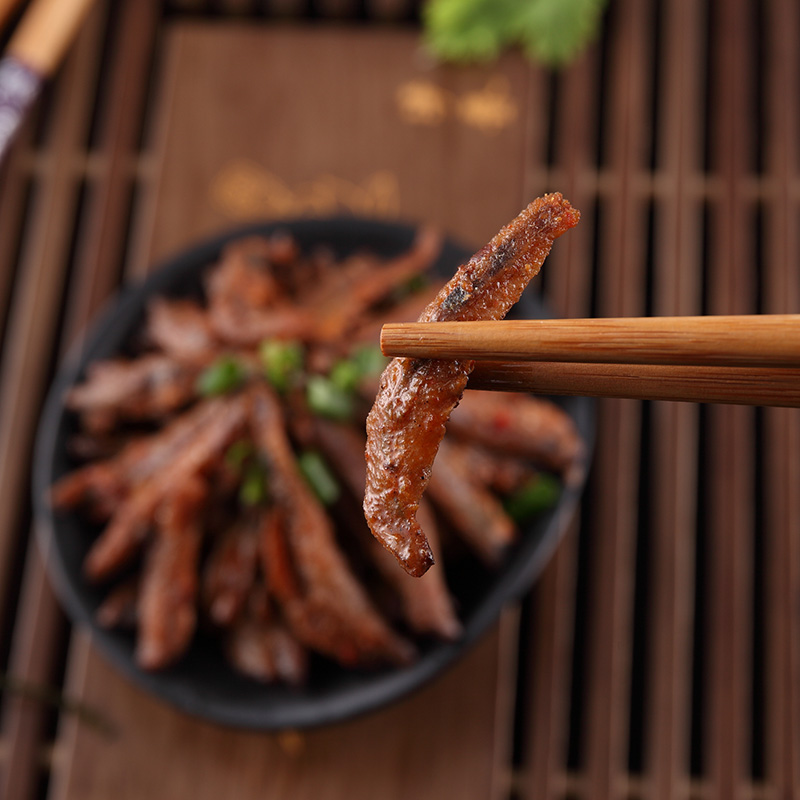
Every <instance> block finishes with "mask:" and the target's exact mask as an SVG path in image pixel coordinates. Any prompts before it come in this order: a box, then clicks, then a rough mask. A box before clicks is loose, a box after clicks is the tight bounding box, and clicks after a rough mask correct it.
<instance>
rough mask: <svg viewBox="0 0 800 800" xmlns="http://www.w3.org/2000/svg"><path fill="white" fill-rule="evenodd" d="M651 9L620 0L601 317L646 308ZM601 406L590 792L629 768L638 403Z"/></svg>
mask: <svg viewBox="0 0 800 800" xmlns="http://www.w3.org/2000/svg"><path fill="white" fill-rule="evenodd" d="M647 12H648V8H647V6H646V5H645V4H643V3H638V2H622V3H620V4H619V5H618V6H617V7H616V8H615V16H614V18H613V19H614V20H615V22H616V25H615V28H614V30H613V31H612V39H611V44H610V65H609V70H610V73H609V74H610V97H609V98H608V99H607V100H606V102H607V103H608V104H609V110H608V112H607V115H606V119H607V124H608V130H607V132H606V142H607V146H608V148H609V158H610V163H611V165H612V167H613V168H614V170H615V175H616V179H617V191H616V192H615V194H614V195H613V196H612V197H610V198H609V199H608V201H607V203H606V204H605V206H604V211H603V216H602V220H601V224H602V225H603V232H602V240H601V253H600V259H601V270H602V272H601V273H600V274H599V275H598V278H597V280H598V281H599V282H600V283H599V286H598V297H599V314H600V315H601V316H636V315H641V314H642V313H643V310H644V286H645V283H644V279H645V272H644V265H645V237H644V232H645V222H646V215H645V209H644V207H643V205H642V204H641V202H640V201H639V199H638V198H637V196H636V193H635V191H634V187H633V186H632V185H631V182H632V178H633V176H634V174H635V173H636V171H637V170H638V169H640V168H641V166H642V164H643V162H644V159H645V158H646V155H645V144H646V139H645V137H646V136H647V133H648V128H647V116H648V108H649V106H648V98H647V89H648V80H647V77H646V76H647V74H648V55H649V53H650V48H649V46H648V23H649V20H648V13H647ZM599 408H600V415H599V419H598V437H597V450H596V454H595V463H594V469H593V475H594V482H593V485H592V487H591V494H590V497H591V500H592V502H593V503H594V509H593V521H594V535H593V544H592V553H593V560H592V565H591V576H592V577H591V579H590V580H591V585H590V590H591V592H592V595H591V611H590V624H591V633H590V641H589V650H588V664H587V669H586V672H587V712H588V717H587V734H586V749H587V753H586V779H587V781H588V785H589V786H591V787H592V794H593V796H594V797H596V798H612V797H618V796H619V795H620V793H621V792H623V791H624V790H625V783H626V775H627V756H628V722H629V715H630V711H629V695H630V688H629V687H630V680H629V676H630V667H631V648H632V622H633V613H632V612H633V585H634V574H635V550H636V532H637V521H638V520H637V506H638V498H637V493H638V488H639V437H640V431H639V428H640V418H641V406H640V404H639V403H637V402H634V401H610V402H609V401H601V403H600V404H599Z"/></svg>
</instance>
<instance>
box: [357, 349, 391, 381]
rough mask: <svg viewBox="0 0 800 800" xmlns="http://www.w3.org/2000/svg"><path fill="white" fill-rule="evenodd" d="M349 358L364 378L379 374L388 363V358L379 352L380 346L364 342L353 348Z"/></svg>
mask: <svg viewBox="0 0 800 800" xmlns="http://www.w3.org/2000/svg"><path fill="white" fill-rule="evenodd" d="M350 360H351V361H352V362H353V363H354V364H355V365H356V366H357V367H358V371H359V372H360V373H361V375H362V376H364V377H365V378H366V377H375V376H377V375H380V374H381V372H383V371H384V370H385V369H386V365H387V364H388V363H389V359H388V358H386V356H385V355H384V354H383V353H381V349H380V347H377V346H375V345H372V344H365V345H363V346H362V347H359V348H357V349H356V350H354V351H353V354H352V355H351V356H350Z"/></svg>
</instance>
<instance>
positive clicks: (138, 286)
mask: <svg viewBox="0 0 800 800" xmlns="http://www.w3.org/2000/svg"><path fill="white" fill-rule="evenodd" d="M281 229H286V230H288V231H290V232H291V233H293V234H295V235H297V236H298V238H299V239H301V241H302V239H303V237H304V236H306V237H307V236H309V235H311V237H312V238H313V239H316V240H317V241H318V242H319V243H320V244H322V243H326V244H330V240H331V238H335V234H339V235H342V233H343V231H344V238H349V239H352V238H356V239H358V240H360V239H361V238H362V237H363V238H367V239H368V238H370V237H377V238H384V237H386V238H389V239H392V238H395V239H396V238H397V237H398V236H400V237H406V238H407V239H408V241H409V243H410V241H411V238H412V237H413V235H414V233H415V232H416V231H417V230H418V229H419V225H414V224H408V223H403V222H395V221H389V220H378V219H367V218H361V217H350V216H345V217H343V216H334V217H324V218H300V219H286V220H274V221H256V222H251V223H247V224H244V225H239V226H235V227H232V228H229V229H226V230H224V231H222V232H219V233H217V234H215V235H213V236H210V237H207V238H205V239H201V240H200V241H198V242H196V243H194V244H189V245H188V246H187V247H185V248H183V249H181V250H180V251H178V252H177V253H175V254H173V255H172V256H170V257H167V258H165V259H162V260H161V261H159V262H158V263H157V264H156V265H155V267H154V268H153V269H152V270H151V271H150V273H149V274H148V275H147V276H146V277H145V278H144V279H143V280H138V281H135V282H131V283H127V284H123V285H122V286H121V287H119V288H118V289H117V291H116V292H114V293H112V295H111V296H110V297H109V298H108V299H107V300H106V302H105V303H104V304H103V305H102V306H101V308H100V309H99V311H98V312H96V313H95V314H94V315H93V317H92V320H91V321H90V322H89V324H88V325H87V326H86V328H85V329H84V333H83V334H82V335H80V336H79V337H78V339H77V340H76V341H75V342H74V343H73V344H72V346H71V347H70V348H69V350H68V351H67V354H66V356H65V357H64V358H63V359H62V360H61V362H60V363H59V364H58V366H57V368H56V372H55V376H54V378H53V380H52V382H51V385H50V388H49V391H48V393H47V397H46V400H45V403H44V405H43V407H42V411H41V414H40V418H39V427H38V431H37V435H36V441H35V446H34V455H33V462H32V482H31V487H32V493H33V498H32V501H33V510H34V518H35V522H36V524H35V531H36V539H37V543H38V547H39V550H40V552H41V554H42V557H43V561H44V563H45V567H46V572H47V575H48V578H49V580H50V581H51V582H52V584H53V588H54V589H55V593H56V596H57V597H58V599H59V602H60V603H61V605H62V606H63V607H64V609H65V610H66V612H67V614H68V616H69V617H70V619H71V620H72V621H73V622H74V623H76V624H77V625H80V626H82V627H83V628H84V629H87V630H89V631H90V632H91V639H92V642H93V644H95V645H96V646H97V650H98V651H99V652H100V653H101V654H102V656H103V657H104V659H105V660H106V661H107V662H110V663H111V664H112V665H113V666H114V667H115V668H116V669H117V670H118V671H119V672H120V673H121V674H122V675H123V676H124V677H125V678H127V679H128V680H129V681H131V682H132V683H133V684H134V685H136V686H137V687H138V688H140V689H144V690H145V691H147V692H149V693H151V694H153V695H155V696H156V697H158V698H159V699H161V700H164V701H166V702H167V703H168V704H169V705H171V706H173V707H175V708H177V709H179V710H181V711H183V712H185V713H188V714H191V715H193V716H195V717H199V718H202V719H205V720H208V721H211V722H215V723H219V724H222V725H226V726H231V727H235V728H240V729H250V730H265V731H266V730H281V729H286V728H296V729H300V728H310V727H317V726H321V725H326V724H332V723H335V722H340V721H344V720H346V719H351V718H354V717H357V716H360V715H362V714H366V713H368V712H371V711H373V710H377V709H379V708H382V707H385V706H387V705H389V704H391V703H394V702H397V701H399V700H400V699H402V698H404V697H406V696H408V695H409V694H411V693H413V692H414V691H416V690H417V689H420V688H422V687H423V686H424V685H426V684H428V683H429V682H430V681H431V680H432V679H434V678H435V677H437V676H438V675H441V674H442V673H444V672H445V671H446V670H447V669H448V668H449V667H451V666H452V665H453V663H454V662H455V661H456V660H457V659H458V658H459V657H460V656H462V655H463V654H465V653H466V652H467V651H469V650H470V649H471V648H472V647H473V646H474V645H475V644H476V642H477V641H478V640H479V639H480V638H482V637H483V635H484V634H485V633H486V632H487V631H488V629H489V628H490V627H491V626H492V624H493V623H494V622H495V621H496V620H497V619H498V618H499V615H500V612H501V611H502V609H503V608H504V607H505V606H506V605H507V604H509V603H511V602H514V601H516V600H518V599H519V598H520V597H521V596H522V595H523V594H524V593H525V592H526V591H527V590H528V589H529V588H530V586H531V585H532V584H533V582H534V581H535V580H536V578H537V577H538V576H539V574H540V573H541V571H542V569H543V568H544V566H545V564H546V563H547V562H548V561H549V560H550V558H551V556H552V554H553V552H554V550H555V548H556V547H557V545H558V543H559V541H560V540H561V538H562V536H563V535H564V532H565V530H566V528H567V527H568V524H569V521H570V520H571V519H572V517H573V516H574V514H575V511H576V508H577V505H578V502H579V500H580V497H581V495H582V493H583V488H584V486H585V483H586V477H584V478H583V480H582V481H581V482H580V483H579V484H578V485H577V486H573V487H570V486H564V487H563V488H562V491H561V495H560V499H559V503H558V505H557V506H556V507H555V508H554V509H553V510H552V512H548V515H546V517H547V522H546V524H544V523H543V524H544V531H543V534H542V535H541V536H540V537H538V538H537V540H536V542H528V543H527V544H528V547H527V548H524V544H525V543H524V542H523V543H522V545H523V548H524V550H523V552H521V553H519V554H518V558H517V560H516V563H512V564H505V565H504V567H503V570H505V572H503V574H502V575H501V573H500V572H498V576H500V577H499V579H498V580H495V581H494V585H493V586H492V587H491V589H490V591H489V592H488V593H487V595H486V598H485V599H484V600H483V601H482V602H480V603H479V604H478V605H477V607H476V608H475V609H474V611H473V613H472V615H471V616H470V618H469V620H466V621H464V623H465V624H464V630H463V633H462V636H461V637H460V638H459V639H457V640H456V641H455V642H436V643H435V644H434V645H433V646H431V647H430V648H429V649H427V650H426V651H423V652H421V654H420V657H419V659H417V660H416V661H415V662H414V663H413V664H411V665H410V666H408V667H402V668H389V669H387V670H385V671H379V672H378V678H377V679H376V678H375V673H372V672H370V673H360V672H357V671H354V674H355V675H359V676H364V675H370V676H372V679H370V680H367V681H362V682H360V685H357V686H355V688H354V689H351V690H349V691H346V692H344V693H338V694H337V693H333V694H331V695H328V696H319V695H314V694H311V695H309V702H308V703H305V704H301V703H299V702H297V703H293V704H291V703H290V705H289V706H288V707H284V708H282V709H281V708H277V709H272V710H271V713H270V714H268V715H265V714H264V713H263V709H262V708H261V707H260V706H259V707H258V708H257V709H255V710H254V709H253V708H241V707H238V706H235V707H231V706H230V705H228V704H226V703H224V702H217V701H215V698H214V697H213V696H212V697H206V696H203V695H202V694H198V693H197V691H195V690H194V689H192V690H189V687H185V686H184V687H182V686H181V685H180V683H179V682H177V681H175V680H167V681H165V679H164V678H165V676H167V675H169V673H170V671H169V670H167V671H166V672H155V673H153V672H146V671H144V670H141V669H140V668H138V667H137V666H136V664H135V661H134V660H133V659H132V657H131V653H130V652H129V648H126V647H123V646H121V640H120V639H119V637H116V636H112V635H109V634H110V633H111V632H109V631H107V630H105V629H103V628H101V627H100V626H99V625H98V624H97V623H96V622H95V620H94V617H93V614H92V610H91V609H89V608H88V607H87V604H86V602H85V601H84V599H83V598H82V597H81V596H80V593H79V590H78V587H77V586H76V585H75V581H73V579H72V577H71V576H70V574H69V572H68V570H67V566H66V564H65V563H64V561H63V558H62V557H61V556H60V555H59V553H58V541H57V540H58V534H57V525H58V520H57V514H56V512H55V511H54V510H53V509H52V508H51V506H50V504H49V502H47V495H48V492H49V489H50V486H51V485H52V481H53V479H54V477H55V476H54V459H55V458H56V457H57V454H58V452H57V451H58V440H59V433H60V430H61V426H62V425H63V424H64V419H65V417H66V415H67V413H68V412H66V410H65V408H64V405H63V397H64V394H65V392H66V390H67V389H68V388H69V387H70V386H72V385H74V383H75V382H76V381H77V380H78V378H79V377H80V375H81V373H82V372H83V370H84V369H85V368H86V365H87V364H88V363H89V362H90V361H91V360H92V359H93V358H94V357H95V356H92V352H93V351H94V350H96V349H97V348H98V346H99V343H100V342H101V340H102V337H104V336H105V335H108V334H109V333H113V332H115V331H117V334H116V338H117V342H116V345H115V349H118V348H119V345H120V343H122V342H124V341H125V339H126V338H127V337H129V336H130V334H131V324H130V323H131V322H135V319H136V318H137V317H139V315H140V314H141V313H142V311H143V310H144V308H145V305H146V301H147V299H149V298H150V297H152V296H154V295H157V294H165V293H168V291H169V290H170V289H174V288H176V287H177V286H178V285H179V283H180V280H181V278H182V277H185V276H186V275H192V274H194V273H195V272H199V271H201V270H202V269H204V268H207V267H208V266H210V265H211V264H212V263H213V261H214V259H215V258H216V257H217V256H218V255H219V253H220V251H221V249H222V248H223V247H224V246H225V245H226V244H227V243H229V242H231V241H233V240H235V239H238V238H242V237H244V236H248V235H266V234H269V233H273V232H275V231H277V230H281ZM445 246H446V248H449V251H450V253H451V254H452V255H455V254H457V255H458V258H459V259H461V262H460V263H463V261H464V260H466V259H467V258H469V257H470V255H471V251H470V250H469V248H467V247H464V246H463V245H461V244H460V243H459V242H458V241H456V240H454V239H453V238H451V237H447V236H446V237H445ZM406 247H407V245H406ZM356 249H358V248H356ZM364 249H369V248H368V246H367V247H365V248H364ZM400 249H402V248H400ZM399 251H400V250H398V252H399ZM445 252H446V250H445V249H443V255H442V258H444V254H445ZM177 294H180V292H179V291H178V292H177ZM534 303H535V305H536V306H538V308H537V310H538V311H542V310H543V306H541V303H540V301H538V300H534ZM126 320H127V321H129V324H128V325H127V327H126V326H125V324H124V323H125V321H126ZM120 321H122V325H123V330H122V332H121V333H120V332H119V328H120V324H121V322H120ZM569 402H570V403H571V406H572V408H573V410H577V411H578V412H579V414H578V418H576V416H575V414H573V418H574V419H575V421H576V424H577V425H578V428H579V430H580V432H581V436H582V437H583V439H584V442H585V447H586V456H585V469H584V474H586V473H587V472H588V469H589V466H590V464H591V457H592V451H593V446H594V435H595V410H594V402H593V401H592V400H590V399H589V398H570V399H569ZM530 550H533V552H528V551H530ZM523 555H524V557H523ZM253 685H254V686H261V687H262V689H263V685H262V684H258V683H256V682H253ZM266 688H268V689H269V688H273V687H272V686H268V687H266ZM301 691H302V690H301ZM292 693H293V694H296V692H292ZM282 695H286V692H285V691H284V692H282ZM280 699H281V698H280V697H279V698H278V700H280Z"/></svg>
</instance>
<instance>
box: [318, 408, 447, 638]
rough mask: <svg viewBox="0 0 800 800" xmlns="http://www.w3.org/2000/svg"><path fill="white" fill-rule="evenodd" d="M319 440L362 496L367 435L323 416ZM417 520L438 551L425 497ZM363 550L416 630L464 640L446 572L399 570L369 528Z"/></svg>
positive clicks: (347, 480)
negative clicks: (413, 573)
mask: <svg viewBox="0 0 800 800" xmlns="http://www.w3.org/2000/svg"><path fill="white" fill-rule="evenodd" d="M314 437H315V439H316V441H317V442H318V443H319V444H320V446H321V447H322V450H323V451H324V453H325V455H326V456H327V458H328V459H329V461H330V462H331V464H332V465H334V466H335V467H336V471H337V472H338V473H339V475H340V476H341V477H342V479H343V480H344V481H345V482H346V483H347V484H348V487H349V489H350V491H351V492H352V493H353V495H354V496H356V497H359V498H360V497H362V496H363V494H364V488H365V486H366V480H367V472H366V464H365V462H364V437H363V435H362V434H359V433H358V432H357V431H356V430H355V428H353V427H352V426H346V425H340V424H337V423H335V422H329V421H327V420H322V419H319V418H317V419H315V420H314ZM417 516H418V518H419V519H420V520H421V521H422V524H424V526H425V530H426V532H427V534H428V539H429V540H430V542H431V545H432V547H434V548H436V547H437V546H438V533H437V528H436V519H435V517H434V515H433V512H432V511H431V509H430V508H429V507H428V505H427V503H425V501H424V499H423V500H422V501H420V506H419V509H418V511H417ZM363 546H364V548H365V549H366V552H367V554H368V556H369V558H370V560H371V561H372V563H373V564H374V565H375V567H376V568H377V569H378V571H379V572H380V574H381V576H382V577H383V579H384V580H385V581H387V583H389V584H390V585H391V586H392V587H393V588H394V589H395V591H396V592H397V593H398V595H399V597H400V601H401V604H402V612H403V616H404V617H405V619H406V621H407V622H408V624H409V626H410V627H411V629H412V630H414V631H416V632H417V633H423V634H433V635H435V636H439V637H441V638H443V639H455V638H457V637H458V635H459V634H460V633H461V623H460V622H459V621H458V617H457V615H456V612H455V608H454V607H453V601H452V598H451V597H450V593H449V592H448V590H447V584H446V583H445V579H444V570H434V571H432V572H428V573H427V574H426V575H423V576H422V578H418V579H414V578H412V576H410V575H408V574H407V573H405V572H403V571H402V570H399V569H397V564H396V563H395V561H394V559H393V558H392V556H391V554H390V553H389V552H388V551H387V550H386V548H384V547H382V546H381V544H380V543H379V542H378V541H377V540H376V539H375V538H374V537H372V536H369V534H368V533H366V529H365V541H364V542H363Z"/></svg>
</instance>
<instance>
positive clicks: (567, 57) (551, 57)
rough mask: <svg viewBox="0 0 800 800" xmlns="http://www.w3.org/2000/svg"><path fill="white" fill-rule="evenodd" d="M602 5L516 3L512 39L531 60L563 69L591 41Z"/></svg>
mask: <svg viewBox="0 0 800 800" xmlns="http://www.w3.org/2000/svg"><path fill="white" fill-rule="evenodd" d="M605 5H606V0H537V1H536V2H523V3H520V7H519V15H518V17H517V19H516V23H515V26H514V28H515V34H516V35H515V38H516V39H517V40H518V41H519V42H520V43H521V44H522V47H523V49H524V50H525V52H526V53H527V54H528V56H529V57H530V58H531V59H533V60H535V61H541V62H543V63H545V64H550V65H552V66H563V65H564V64H566V63H568V62H569V61H571V60H572V59H573V58H574V57H575V56H577V55H578V53H579V52H580V51H581V50H582V49H583V47H584V46H585V45H587V44H588V43H589V42H590V41H591V39H592V38H593V36H594V35H595V32H596V31H597V29H598V27H599V24H600V15H601V13H602V11H603V8H604V7H605Z"/></svg>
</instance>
